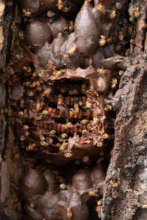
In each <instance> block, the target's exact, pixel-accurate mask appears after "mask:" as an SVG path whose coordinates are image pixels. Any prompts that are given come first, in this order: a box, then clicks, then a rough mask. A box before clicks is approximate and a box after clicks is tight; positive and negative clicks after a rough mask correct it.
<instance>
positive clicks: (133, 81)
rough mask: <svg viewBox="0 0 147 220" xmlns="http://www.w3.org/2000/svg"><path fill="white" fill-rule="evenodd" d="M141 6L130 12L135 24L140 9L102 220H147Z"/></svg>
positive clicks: (118, 102) (146, 36)
mask: <svg viewBox="0 0 147 220" xmlns="http://www.w3.org/2000/svg"><path fill="white" fill-rule="evenodd" d="M142 3H143V4H139V1H132V3H131V4H130V9H129V12H130V18H131V20H132V21H133V19H134V18H133V13H134V11H135V10H136V8H137V7H139V18H138V19H137V22H136V21H135V25H134V26H135V37H134V39H132V40H131V42H132V44H133V46H132V51H131V54H132V55H133V57H132V58H131V59H129V62H128V63H127V65H128V67H127V69H126V71H125V73H124V75H123V76H122V78H121V81H120V85H119V90H118V91H117V92H116V95H115V97H114V103H113V104H114V108H115V109H116V111H117V117H116V121H115V141H114V148H113V151H112V156H111V161H110V164H109V168H108V171H107V177H106V180H105V189H104V196H103V205H102V211H101V219H102V220H110V219H113V220H117V219H119V220H145V219H147V148H146V146H147V130H146V129H147V120H146V119H147V110H146V109H147V32H146V19H147V14H146V9H147V2H146V1H143V2H142ZM139 5H140V6H139ZM143 5H144V6H143ZM131 16H132V17H131Z"/></svg>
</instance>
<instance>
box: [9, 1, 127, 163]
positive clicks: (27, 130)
mask: <svg viewBox="0 0 147 220" xmlns="http://www.w3.org/2000/svg"><path fill="white" fill-rule="evenodd" d="M37 2H38V3H37V5H36V6H34V5H33V4H34V3H33V1H30V2H28V1H25V0H24V1H22V2H21V5H20V6H21V10H22V12H23V19H24V29H23V30H20V31H19V34H18V39H17V40H16V44H17V48H18V49H17V50H16V52H14V53H15V54H14V57H15V58H16V59H14V61H13V60H11V63H10V64H9V67H8V68H7V71H8V72H9V74H10V73H11V75H12V76H13V77H12V79H11V81H10V82H9V97H10V99H9V103H10V106H11V111H12V112H11V114H12V115H14V116H15V117H16V125H15V127H16V130H15V132H16V135H17V136H18V138H19V140H20V143H19V144H20V146H21V148H22V149H24V150H26V151H27V152H32V151H33V152H35V153H37V154H38V155H39V156H40V157H44V155H46V156H47V157H48V158H50V157H51V158H54V157H55V158H56V157H57V158H60V159H61V161H63V160H65V161H68V160H69V159H73V160H77V159H82V158H83V157H84V156H85V155H88V154H89V153H90V154H93V155H96V154H97V155H99V153H100V152H101V151H102V147H103V146H104V147H105V144H104V142H105V140H109V139H111V137H110V136H111V135H110V134H107V131H108V132H109V130H111V127H112V125H110V127H109V125H108V124H111V123H109V122H107V121H108V119H107V115H108V114H109V113H108V112H109V111H110V112H111V110H112V107H111V99H112V97H113V92H114V91H115V90H116V88H117V84H118V81H119V74H118V73H119V70H120V69H119V62H120V59H119V58H118V59H117V58H116V56H115V54H116V53H117V52H119V51H118V46H117V43H116V39H118V38H119V36H120V33H121V35H124V37H123V38H122V39H121V43H120V44H119V46H120V47H121V46H124V43H125V41H123V39H124V38H125V28H126V27H121V28H120V29H119V28H116V29H115V28H114V26H115V24H116V22H117V21H118V20H119V21H120V17H121V15H120V13H118V12H120V11H119V10H120V9H119V8H121V7H123V5H121V3H119V8H118V6H117V7H116V4H112V3H110V2H102V1H100V2H98V1H95V2H94V4H93V3H92V1H87V0H85V2H84V3H83V6H82V7H81V9H80V11H79V12H78V14H77V15H76V17H75V22H74V19H72V21H71V19H70V20H68V19H65V18H64V13H63V15H62V13H61V15H58V13H56V12H57V11H58V10H59V11H62V9H63V8H64V9H65V7H66V6H67V5H66V4H67V2H66V1H61V0H60V1H57V2H56V4H55V8H52V7H51V4H50V1H39V0H38V1H37ZM72 4H74V3H73V2H72V1H71V2H69V5H70V7H69V8H72V7H71V6H72ZM81 4H82V1H81V2H79V3H77V4H76V6H78V7H79V5H81ZM111 4H112V5H111ZM65 5H66V6H65ZM52 6H53V5H52ZM64 6H65V7H64ZM35 8H36V9H35ZM41 8H42V9H41ZM45 9H47V10H48V13H49V12H50V17H48V16H47V17H46V18H43V17H41V14H40V18H39V19H36V17H35V16H36V15H37V14H38V10H41V11H42V15H44V12H45V11H46V10H45ZM51 12H52V13H51ZM63 12H65V11H64V10H63ZM67 13H68V11H67ZM85 19H86V20H85ZM101 19H103V22H104V24H103V25H100V23H101ZM83 21H84V22H83ZM121 22H122V20H121V21H120V23H121ZM71 25H72V26H73V28H68V27H70V26H71ZM100 27H101V29H100ZM123 28H124V29H123ZM69 29H70V30H69ZM112 29H114V31H113V34H112ZM65 30H66V31H65ZM19 41H20V42H22V43H23V44H24V46H23V47H21V46H20V45H19ZM119 49H120V48H119ZM113 57H114V58H113ZM14 73H15V74H14ZM16 83H17V88H16V86H15V84H16ZM16 94H17V95H16ZM14 100H15V101H14ZM110 115H111V113H110ZM110 121H111V120H110Z"/></svg>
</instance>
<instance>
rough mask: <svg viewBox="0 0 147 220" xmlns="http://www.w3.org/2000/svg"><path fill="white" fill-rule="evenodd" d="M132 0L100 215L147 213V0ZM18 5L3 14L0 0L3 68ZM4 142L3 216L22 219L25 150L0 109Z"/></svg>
mask: <svg viewBox="0 0 147 220" xmlns="http://www.w3.org/2000/svg"><path fill="white" fill-rule="evenodd" d="M8 2H9V1H8ZM8 2H7V3H8ZM129 2H130V3H129V8H128V11H129V16H130V23H131V25H132V33H131V39H130V42H128V44H130V46H129V52H128V54H127V57H125V58H124V60H125V61H124V62H125V63H123V68H125V72H124V73H123V75H122V76H121V79H120V83H119V88H118V90H117V91H116V93H115V96H114V98H113V103H112V105H113V109H114V111H115V112H116V119H115V124H114V130H115V134H114V148H113V149H112V152H111V159H110V163H109V165H108V169H107V175H106V178H105V184H104V193H103V199H102V206H101V212H100V213H99V218H100V219H101V220H118V219H119V220H146V219H147V148H146V146H147V110H146V107H147V2H146V0H142V1H140V0H131V1H129ZM15 7H16V6H15V5H13V7H11V10H10V9H9V10H6V12H5V13H6V14H5V15H4V10H5V3H4V2H3V1H0V17H1V23H2V26H1V27H0V69H1V72H2V69H3V68H4V67H5V66H6V65H7V63H8V62H9V52H10V50H11V47H12V45H13V34H14V33H12V36H11V34H10V32H11V31H10V28H11V26H12V23H13V19H15V18H16V17H15V16H14V15H15ZM6 9H7V7H6ZM6 15H7V17H6ZM4 36H5V37H4ZM4 38H5V40H4ZM14 38H15V37H14ZM6 106H7V84H3V83H1V82H0V109H4V108H6ZM8 131H9V132H8ZM5 145H6V146H7V149H6V153H5V154H6V157H5V159H3V158H1V163H0V168H1V183H0V189H1V195H0V200H1V203H0V215H1V216H2V217H3V218H2V219H3V220H5V219H9V218H10V219H12V220H15V219H16V220H17V219H21V214H20V213H21V212H22V208H21V204H20V202H19V199H18V198H19V193H18V189H16V188H17V185H19V181H20V178H21V176H22V165H20V164H21V155H19V154H18V151H19V148H18V146H16V144H15V138H14V134H13V131H12V129H11V126H10V125H9V123H8V122H7V116H6V114H2V113H1V114H0V152H1V155H2V153H3V151H4V146H5ZM14 158H15V160H14ZM16 170H17V171H16ZM15 171H16V172H15ZM14 189H15V190H14ZM14 201H15V202H14ZM7 216H9V218H8V217H7ZM77 220H78V219H77Z"/></svg>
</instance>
